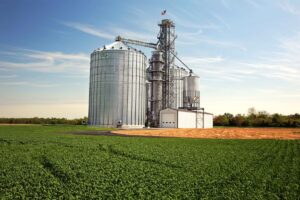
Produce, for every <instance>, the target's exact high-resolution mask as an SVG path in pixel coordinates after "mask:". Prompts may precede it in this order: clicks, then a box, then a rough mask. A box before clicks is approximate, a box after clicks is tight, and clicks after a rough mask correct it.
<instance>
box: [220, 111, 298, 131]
mask: <svg viewBox="0 0 300 200" xmlns="http://www.w3.org/2000/svg"><path fill="white" fill-rule="evenodd" d="M214 126H237V127H300V114H298V113H296V114H291V115H282V114H278V113H275V114H269V113H267V112H266V111H258V112H257V111H256V110H255V108H249V109H248V114H247V115H241V114H237V115H233V114H230V113H224V114H223V115H217V116H215V117H214Z"/></svg>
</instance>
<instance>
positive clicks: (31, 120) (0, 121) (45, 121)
mask: <svg viewBox="0 0 300 200" xmlns="http://www.w3.org/2000/svg"><path fill="white" fill-rule="evenodd" d="M0 124H53V125H54V124H67V125H85V124H87V117H84V118H79V119H66V118H40V117H33V118H0Z"/></svg>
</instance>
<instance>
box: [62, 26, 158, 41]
mask: <svg viewBox="0 0 300 200" xmlns="http://www.w3.org/2000/svg"><path fill="white" fill-rule="evenodd" d="M63 24H64V25H66V26H68V27H71V28H73V29H76V30H79V31H81V32H84V33H87V34H90V35H93V36H96V37H100V38H104V39H109V40H114V39H115V38H116V36H118V35H121V36H122V37H124V38H130V39H137V40H146V41H152V40H153V39H155V36H156V35H155V34H151V32H150V31H145V32H136V31H133V30H129V29H127V28H122V27H120V26H112V25H111V26H107V27H106V29H103V30H100V29H98V28H95V27H94V26H92V25H89V24H82V23H77V22H63Z"/></svg>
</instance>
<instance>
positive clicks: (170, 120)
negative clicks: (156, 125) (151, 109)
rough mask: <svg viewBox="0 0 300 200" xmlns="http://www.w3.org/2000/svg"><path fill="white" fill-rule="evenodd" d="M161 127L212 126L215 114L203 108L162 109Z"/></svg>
mask: <svg viewBox="0 0 300 200" xmlns="http://www.w3.org/2000/svg"><path fill="white" fill-rule="evenodd" d="M160 127H161V128H212V127H213V114H211V113H207V112H204V111H203V110H186V109H172V108H167V109H165V110H162V111H160Z"/></svg>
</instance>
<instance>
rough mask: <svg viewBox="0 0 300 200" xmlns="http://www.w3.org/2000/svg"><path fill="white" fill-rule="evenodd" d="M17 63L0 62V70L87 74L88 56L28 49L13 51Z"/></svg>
mask: <svg viewBox="0 0 300 200" xmlns="http://www.w3.org/2000/svg"><path fill="white" fill-rule="evenodd" d="M13 53H15V54H16V55H14V57H16V56H17V57H18V60H17V61H3V60H2V61H0V69H9V70H12V69H13V70H16V69H23V70H32V71H39V72H63V73H67V74H82V73H84V74H87V73H88V71H89V59H90V58H89V56H88V55H87V54H84V53H78V54H66V53H63V52H47V51H36V50H29V49H14V50H13Z"/></svg>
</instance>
